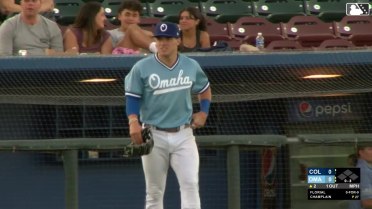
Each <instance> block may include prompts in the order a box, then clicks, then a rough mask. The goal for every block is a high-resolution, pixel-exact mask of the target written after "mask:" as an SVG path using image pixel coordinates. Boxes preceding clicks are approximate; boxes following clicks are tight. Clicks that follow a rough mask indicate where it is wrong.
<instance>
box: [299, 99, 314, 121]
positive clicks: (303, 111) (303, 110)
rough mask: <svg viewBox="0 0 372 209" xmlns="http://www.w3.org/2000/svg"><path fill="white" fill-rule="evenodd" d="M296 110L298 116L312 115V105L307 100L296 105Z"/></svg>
mask: <svg viewBox="0 0 372 209" xmlns="http://www.w3.org/2000/svg"><path fill="white" fill-rule="evenodd" d="M298 112H299V113H300V116H302V117H306V118H308V117H311V116H312V115H313V107H312V106H311V104H310V103H309V102H305V101H303V102H301V103H300V104H299V105H298Z"/></svg>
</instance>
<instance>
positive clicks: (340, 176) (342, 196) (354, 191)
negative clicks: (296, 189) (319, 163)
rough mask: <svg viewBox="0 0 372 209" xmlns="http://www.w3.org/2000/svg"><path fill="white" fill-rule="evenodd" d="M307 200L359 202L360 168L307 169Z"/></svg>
mask: <svg viewBox="0 0 372 209" xmlns="http://www.w3.org/2000/svg"><path fill="white" fill-rule="evenodd" d="M307 183H308V186H309V187H308V191H307V194H308V200H359V199H360V188H359V183H360V168H308V169H307Z"/></svg>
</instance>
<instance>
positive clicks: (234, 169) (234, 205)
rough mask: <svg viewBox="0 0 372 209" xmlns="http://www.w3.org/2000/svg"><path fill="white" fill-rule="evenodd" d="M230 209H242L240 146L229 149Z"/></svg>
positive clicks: (228, 182) (228, 183)
mask: <svg viewBox="0 0 372 209" xmlns="http://www.w3.org/2000/svg"><path fill="white" fill-rule="evenodd" d="M226 164H227V188H228V200H227V201H228V209H240V208H241V207H240V158H239V145H232V146H229V147H227V163H226Z"/></svg>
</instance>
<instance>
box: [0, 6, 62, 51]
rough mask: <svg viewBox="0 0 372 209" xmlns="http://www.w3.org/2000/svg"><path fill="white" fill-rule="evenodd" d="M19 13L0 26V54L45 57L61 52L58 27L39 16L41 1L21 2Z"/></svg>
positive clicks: (60, 38) (60, 36) (60, 35)
mask: <svg viewBox="0 0 372 209" xmlns="http://www.w3.org/2000/svg"><path fill="white" fill-rule="evenodd" d="M20 6H21V13H20V14H17V15H15V16H13V17H11V18H9V19H7V20H6V21H4V22H3V23H2V25H1V26H0V43H1V45H0V54H1V55H8V56H9V55H17V54H18V51H19V50H27V55H45V54H46V52H47V53H51V52H54V51H56V52H61V51H63V42H62V34H61V30H60V29H59V27H58V25H57V24H56V23H55V22H53V21H51V20H49V19H47V18H45V17H43V16H41V15H39V11H40V8H41V0H21V2H20Z"/></svg>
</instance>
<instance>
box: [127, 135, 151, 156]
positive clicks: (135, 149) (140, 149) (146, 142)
mask: <svg viewBox="0 0 372 209" xmlns="http://www.w3.org/2000/svg"><path fill="white" fill-rule="evenodd" d="M141 134H142V140H143V143H142V144H134V143H133V142H131V143H130V144H129V145H127V146H126V147H125V148H124V156H125V157H140V156H142V155H148V154H150V152H151V151H152V148H153V147H154V140H153V138H152V133H151V130H150V129H149V128H144V129H142V131H141Z"/></svg>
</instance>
